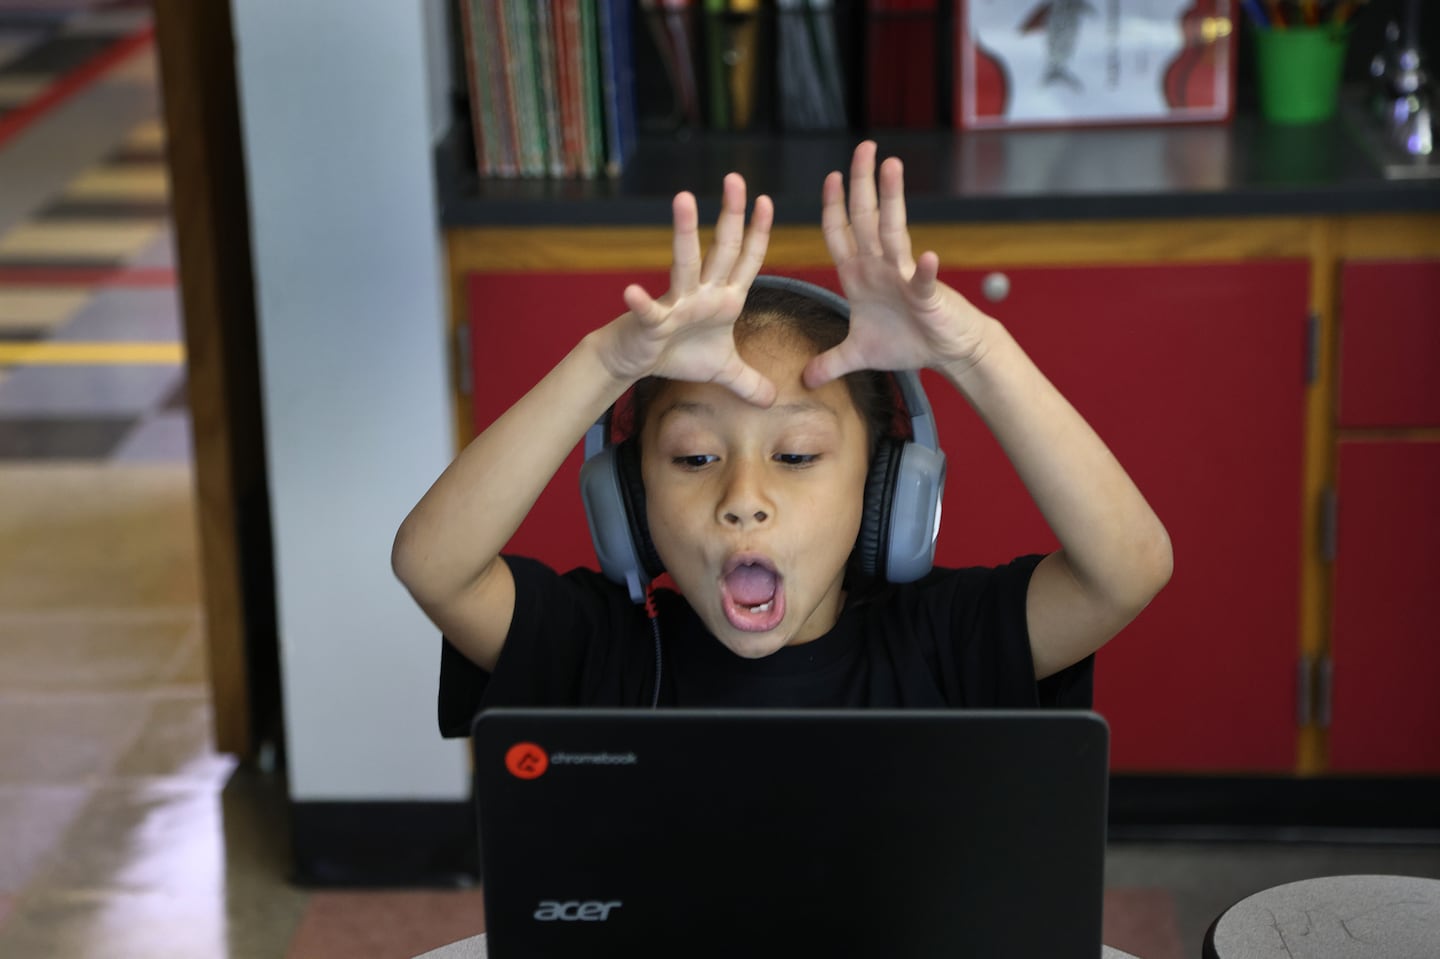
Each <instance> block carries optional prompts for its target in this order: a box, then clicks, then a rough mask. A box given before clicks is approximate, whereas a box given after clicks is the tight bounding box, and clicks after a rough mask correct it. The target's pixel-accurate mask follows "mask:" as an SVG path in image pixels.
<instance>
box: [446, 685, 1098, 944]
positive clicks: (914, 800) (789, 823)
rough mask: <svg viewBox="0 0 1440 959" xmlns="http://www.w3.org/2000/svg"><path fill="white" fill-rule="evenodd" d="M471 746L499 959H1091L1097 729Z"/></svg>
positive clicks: (990, 720)
mask: <svg viewBox="0 0 1440 959" xmlns="http://www.w3.org/2000/svg"><path fill="white" fill-rule="evenodd" d="M472 742H473V746H474V751H475V778H476V804H477V809H478V815H479V824H480V849H481V863H482V880H483V884H484V893H485V923H486V929H487V932H488V935H487V940H488V941H487V947H488V950H489V955H490V956H491V959H521V957H535V956H544V957H556V959H565V957H587V959H589V957H605V956H616V957H626V959H637V957H646V959H652V957H665V959H692V957H720V956H724V957H727V959H739V957H746V959H767V957H781V956H784V957H787V959H789V957H794V956H826V957H841V956H857V957H858V956H866V957H870V956H873V957H884V959H905V957H925V959H934V957H948V956H954V957H962V956H964V957H987V959H989V957H1021V959H1097V957H1098V956H1100V954H1101V944H1100V915H1101V895H1102V892H1103V885H1104V883H1103V865H1104V856H1105V816H1106V791H1107V783H1108V778H1107V756H1108V746H1109V734H1108V730H1107V728H1106V726H1105V723H1104V721H1103V720H1102V719H1101V718H1100V717H1099V716H1097V715H1095V714H1094V713H1090V712H1081V711H1075V712H1066V711H1056V710H1045V711H1034V712H1030V711H1004V710H993V711H946V712H930V711H903V712H901V711H877V710H863V711H847V712H821V711H813V710H803V711H801V710H797V711H698V710H661V711H657V712H642V711H637V710H500V709H496V710H491V711H489V712H486V713H483V714H482V715H481V716H480V717H479V718H478V719H477V720H476V723H475V728H474V736H473V740H472Z"/></svg>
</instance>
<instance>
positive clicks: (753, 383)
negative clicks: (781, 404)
mask: <svg viewBox="0 0 1440 959" xmlns="http://www.w3.org/2000/svg"><path fill="white" fill-rule="evenodd" d="M715 382H716V383H717V384H719V385H720V386H723V387H725V388H726V389H728V390H729V391H730V392H732V393H734V394H735V395H736V396H738V397H740V398H741V399H742V400H744V401H745V402H747V403H753V404H754V405H756V406H763V407H768V406H770V405H771V404H773V403H774V402H775V396H776V393H777V391H776V389H775V384H774V383H772V382H770V380H769V379H768V378H767V377H766V376H765V375H764V374H763V373H761V372H760V371H759V370H757V369H755V367H753V366H751V365H750V364H748V363H746V362H745V361H744V360H742V359H740V358H739V357H738V356H735V357H732V358H731V360H730V362H729V363H728V364H726V366H725V368H724V369H723V370H721V371H720V373H719V374H718V375H717V376H716V377H715Z"/></svg>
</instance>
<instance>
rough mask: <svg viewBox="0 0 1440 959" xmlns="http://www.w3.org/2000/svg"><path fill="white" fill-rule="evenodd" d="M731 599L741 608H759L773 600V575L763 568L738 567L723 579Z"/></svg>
mask: <svg viewBox="0 0 1440 959" xmlns="http://www.w3.org/2000/svg"><path fill="white" fill-rule="evenodd" d="M725 585H726V586H727V587H728V588H729V590H730V595H731V597H732V598H733V599H734V600H735V602H737V603H739V604H741V605H742V606H759V605H761V604H762V603H768V602H770V600H772V599H774V598H775V574H774V573H773V572H771V571H770V570H768V569H766V568H765V567H763V566H739V567H736V569H735V570H734V571H733V572H732V573H730V575H729V576H726V577H725Z"/></svg>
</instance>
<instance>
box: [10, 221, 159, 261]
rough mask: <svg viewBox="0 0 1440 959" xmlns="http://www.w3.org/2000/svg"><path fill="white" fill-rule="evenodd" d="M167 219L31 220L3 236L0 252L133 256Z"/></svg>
mask: <svg viewBox="0 0 1440 959" xmlns="http://www.w3.org/2000/svg"><path fill="white" fill-rule="evenodd" d="M164 225H165V224H164V220H163V219H156V220H153V221H141V222H138V223H136V222H123V223H117V222H114V221H112V220H63V221H38V222H37V221H32V222H30V223H22V224H20V225H19V226H17V227H15V229H13V230H11V231H10V232H9V233H7V234H6V235H5V236H4V237H0V256H4V257H12V258H13V257H22V258H31V259H49V258H54V259H58V260H62V261H63V260H64V259H66V258H71V259H85V258H106V257H113V258H123V257H129V256H134V255H135V254H137V253H139V252H140V251H141V250H142V249H144V248H145V247H146V246H149V245H150V244H151V243H152V242H153V241H154V240H155V237H157V236H159V234H160V229H161V227H163V226H164Z"/></svg>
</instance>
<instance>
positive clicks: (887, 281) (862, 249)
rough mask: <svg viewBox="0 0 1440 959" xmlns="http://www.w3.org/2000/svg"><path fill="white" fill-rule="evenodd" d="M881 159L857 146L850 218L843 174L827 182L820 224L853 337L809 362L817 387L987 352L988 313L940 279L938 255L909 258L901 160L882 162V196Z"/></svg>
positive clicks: (809, 379) (961, 361)
mask: <svg viewBox="0 0 1440 959" xmlns="http://www.w3.org/2000/svg"><path fill="white" fill-rule="evenodd" d="M875 154H876V146H875V143H874V142H873V141H869V140H867V141H865V142H864V143H861V144H860V145H859V146H858V147H856V148H855V154H854V156H853V157H852V159H851V163H850V202H849V209H848V212H847V209H846V203H845V183H844V178H843V177H842V175H841V174H840V173H839V172H838V171H837V172H834V173H831V174H830V175H829V176H827V177H826V178H825V185H824V188H823V191H822V194H821V200H822V212H821V218H820V222H821V227H822V228H823V230H824V233H825V245H826V247H827V248H828V249H829V250H830V256H831V258H832V259H834V261H835V267H836V270H837V271H838V272H839V275H840V283H841V286H842V288H843V289H844V291H845V296H846V298H847V299H848V300H849V301H850V333H849V335H848V336H847V337H846V338H845V341H844V342H843V343H841V344H840V345H839V346H836V347H835V348H834V349H831V350H827V351H826V352H824V353H822V354H820V355H819V356H817V357H815V359H813V360H811V361H810V364H809V366H807V367H806V370H805V382H806V384H807V385H809V386H812V387H816V386H820V385H821V384H823V383H826V382H828V381H829V380H832V379H835V378H836V377H839V376H843V375H845V374H846V373H850V372H852V371H854V370H860V369H878V370H901V369H921V368H924V367H934V368H939V367H944V366H951V367H953V366H955V365H960V366H964V365H968V364H970V363H973V362H974V361H975V360H976V359H978V351H979V350H980V348H981V338H982V333H983V329H984V325H985V322H986V317H985V315H984V314H983V313H981V312H980V311H979V310H978V309H976V308H975V307H974V306H973V305H972V304H971V303H970V302H969V301H968V300H966V299H965V298H964V297H963V296H961V295H960V294H959V293H957V292H955V291H954V290H953V289H951V288H950V287H949V286H946V285H945V284H944V283H941V282H939V281H938V280H937V274H938V273H939V270H940V258H939V257H938V256H936V254H935V253H933V252H925V253H922V254H921V255H920V258H919V259H918V260H917V259H915V258H914V256H913V255H912V254H911V250H910V231H909V229H908V227H907V226H906V222H905V179H904V169H903V167H902V165H901V162H900V160H899V159H897V158H895V157H891V158H890V159H888V160H886V161H885V162H884V163H883V164H881V166H880V171H879V183H880V189H879V195H878V198H877V195H876V189H875V181H876V175H875V174H876V171H875Z"/></svg>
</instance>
